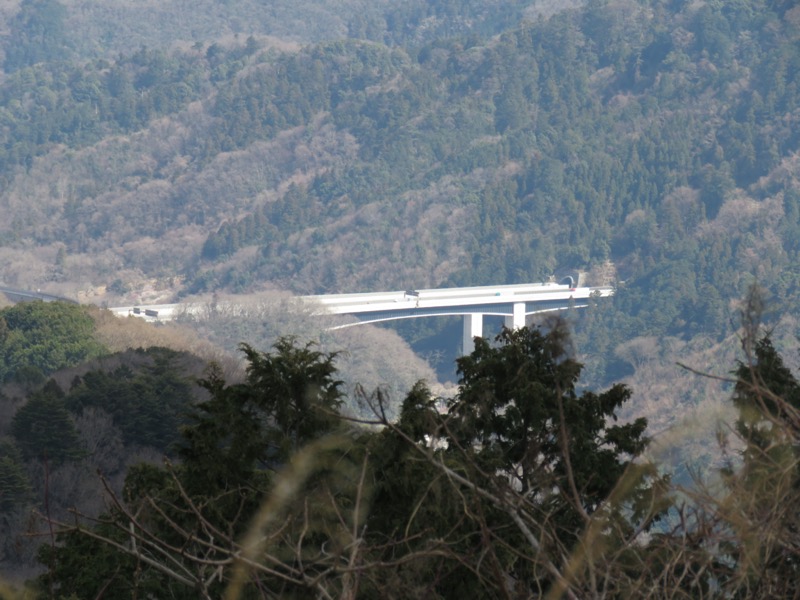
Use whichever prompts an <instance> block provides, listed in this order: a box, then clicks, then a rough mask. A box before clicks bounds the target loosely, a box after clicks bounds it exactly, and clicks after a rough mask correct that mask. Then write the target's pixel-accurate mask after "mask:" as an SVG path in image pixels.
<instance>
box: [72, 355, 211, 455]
mask: <svg viewBox="0 0 800 600" xmlns="http://www.w3.org/2000/svg"><path fill="white" fill-rule="evenodd" d="M113 358H114V360H115V361H119V362H121V363H122V365H121V366H119V367H117V368H115V369H113V370H104V369H97V370H92V371H89V372H87V373H85V374H84V375H82V376H80V377H76V378H75V379H74V380H73V382H72V386H71V388H70V390H69V392H68V393H67V395H66V397H65V399H64V401H65V403H66V405H67V406H68V407H69V408H70V410H72V411H73V412H75V413H78V414H80V413H81V412H82V411H83V410H84V409H85V408H87V407H96V408H101V409H103V410H104V411H105V412H107V413H108V414H110V415H111V417H112V418H113V420H114V425H115V426H117V427H118V428H119V429H120V430H121V432H122V436H123V441H124V442H125V444H138V445H143V446H151V447H153V448H155V449H157V450H158V451H160V452H164V453H166V452H168V451H170V450H171V447H172V446H173V445H174V444H176V443H177V442H178V440H179V434H178V429H179V426H180V425H181V424H183V423H185V421H186V414H187V413H188V412H189V410H190V407H191V406H192V404H193V403H194V400H195V397H194V394H193V388H194V386H193V382H192V381H191V380H190V379H189V378H188V377H187V376H186V374H185V371H184V367H185V363H186V359H187V358H188V357H186V356H185V355H182V354H180V353H178V352H175V351H173V350H169V349H167V348H156V347H151V348H148V349H147V350H141V349H140V350H136V351H129V352H125V353H121V354H117V355H115V356H114V357H113Z"/></svg>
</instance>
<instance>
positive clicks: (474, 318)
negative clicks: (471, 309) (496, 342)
mask: <svg viewBox="0 0 800 600" xmlns="http://www.w3.org/2000/svg"><path fill="white" fill-rule="evenodd" d="M475 337H483V315H482V314H481V313H474V314H469V315H464V339H463V341H462V344H461V354H462V355H463V356H466V355H467V354H471V353H472V351H473V350H475V341H474V340H473V339H472V338H475Z"/></svg>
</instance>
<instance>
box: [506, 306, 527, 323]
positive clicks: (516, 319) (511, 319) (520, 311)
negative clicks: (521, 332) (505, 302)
mask: <svg viewBox="0 0 800 600" xmlns="http://www.w3.org/2000/svg"><path fill="white" fill-rule="evenodd" d="M505 320H506V323H505V325H506V328H507V329H522V328H523V327H525V303H524V302H515V303H514V312H513V314H512V315H511V316H508V317H506V319H505Z"/></svg>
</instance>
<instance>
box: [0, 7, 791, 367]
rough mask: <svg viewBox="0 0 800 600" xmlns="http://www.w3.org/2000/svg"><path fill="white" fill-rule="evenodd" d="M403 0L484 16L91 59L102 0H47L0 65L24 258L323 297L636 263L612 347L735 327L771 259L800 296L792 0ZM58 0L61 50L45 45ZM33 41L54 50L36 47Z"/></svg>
mask: <svg viewBox="0 0 800 600" xmlns="http://www.w3.org/2000/svg"><path fill="white" fill-rule="evenodd" d="M235 4H236V3H228V5H235ZM423 5H424V6H423ZM126 6H127V5H126ZM166 6H168V5H165V7H166ZM169 6H172V5H169ZM226 6H227V5H226ZM242 6H244V5H242ZM275 6H278V5H277V4H276V5H275ZM299 6H300V5H298V7H299ZM315 6H319V7H320V8H319V10H326V9H325V6H326V5H324V4H320V5H315ZM403 6H404V8H403V10H405V11H408V14H406V13H403V15H404V16H403V19H402V21H403V22H404V23H409V24H410V25H409V27H410V28H411V29H413V25H414V24H416V26H417V27H418V29H420V30H421V31H427V29H426V27H427V25H426V24H433V25H435V24H442V23H451V22H453V19H452V18H450V17H452V15H453V14H454V13H459V14H462V12H463V14H464V15H468V16H469V15H472V16H470V17H469V18H468V19H467V18H465V19H464V20H462V21H459V22H460V23H462V25H463V27H464V28H466V31H464V32H462V31H460V30H459V31H456V32H449V31H445V32H444V33H445V34H447V36H450V37H437V38H436V39H433V40H429V39H427V38H426V37H425V36H422V35H420V36H407V37H404V36H402V35H399V34H398V35H389V34H385V35H384V36H383V37H384V39H382V40H378V39H364V38H363V37H362V38H360V39H356V38H346V39H345V38H342V39H336V40H334V41H323V42H319V43H312V44H309V45H304V46H302V47H299V46H298V47H296V48H293V49H282V48H280V47H277V46H275V45H274V44H267V42H266V40H264V39H262V38H261V37H260V35H251V36H249V37H247V38H246V39H242V37H241V36H240V38H239V41H238V42H237V41H236V40H232V41H231V40H226V41H225V43H223V42H221V41H215V40H198V41H196V42H195V43H194V44H193V45H192V46H191V47H187V48H183V49H180V48H179V49H164V48H163V47H159V46H158V44H154V46H153V47H140V48H138V49H136V50H131V51H130V52H128V53H121V54H119V55H116V56H106V57H104V58H93V59H85V58H81V57H83V56H89V55H90V54H91V53H87V52H86V51H81V50H80V49H79V48H77V47H76V48H74V49H71V50H70V48H71V46H70V42H69V41H68V39H67V37H66V36H67V33H66V32H67V31H76V29H70V27H69V24H70V23H71V22H72V21H71V20H74V19H78V18H83V19H88V18H89V14H90V13H91V10H90V7H91V4H87V5H86V11H84V12H81V11H79V10H78V9H77V8H76V7H75V6H73V5H70V4H67V3H65V4H63V5H62V4H59V3H58V2H56V1H55V0H52V1H47V2H44V1H30V2H24V3H22V5H21V10H22V11H28V13H33V14H34V16H35V17H36V18H34V16H30V15H28V16H27V17H25V16H24V15H25V14H27V13H24V12H18V13H15V14H14V15H13V16H11V17H10V18H9V19H8V21H7V26H8V27H9V28H10V30H9V34H8V36H7V37H6V38H5V40H6V45H5V48H6V66H5V68H6V73H5V77H4V80H3V82H2V85H0V97H2V114H1V115H0V116H1V117H2V122H3V128H2V132H0V133H1V135H2V141H0V146H1V151H0V176H2V180H3V182H4V184H3V188H2V194H1V195H0V205H2V207H3V210H4V212H5V214H7V215H9V218H7V219H5V220H4V221H3V223H2V224H0V239H1V240H2V250H1V251H2V256H3V259H4V260H3V262H2V267H1V268H0V276H2V278H3V279H4V280H5V282H6V283H8V284H12V285H20V286H29V287H48V288H52V289H57V290H61V291H64V292H72V293H76V292H78V291H79V290H81V289H84V288H89V287H96V286H101V285H106V286H108V289H110V290H111V291H112V292H115V293H116V294H118V295H121V296H125V295H126V294H130V293H133V292H136V291H137V287H138V286H140V285H141V283H142V282H143V281H146V280H152V279H153V278H160V279H161V281H162V282H166V283H165V285H168V286H170V287H171V290H172V291H173V292H174V293H177V294H191V293H199V292H204V291H212V290H228V291H233V292H244V291H250V290H253V289H256V288H259V287H260V286H263V285H265V284H268V285H271V286H277V287H280V288H284V289H288V290H291V291H293V292H297V293H311V292H317V293H322V292H342V291H361V290H374V289H403V288H406V287H435V286H447V285H456V284H491V283H512V282H520V281H536V280H542V279H546V278H548V277H550V276H552V275H553V274H557V273H559V272H563V271H565V270H579V271H584V272H588V273H589V274H590V277H589V278H588V279H587V281H593V282H595V283H618V284H620V289H619V291H618V294H617V298H616V300H615V302H614V307H615V311H614V313H613V314H612V315H610V316H609V319H612V320H614V325H613V326H611V327H605V328H604V329H603V332H602V333H603V339H607V340H608V341H607V342H603V343H604V344H606V343H607V344H608V348H612V349H613V348H614V347H615V346H616V345H617V344H618V343H620V342H622V341H626V340H628V339H630V338H631V337H632V336H634V335H639V336H641V335H656V336H663V335H670V336H676V337H678V338H679V339H687V338H691V337H693V336H697V335H700V334H702V335H705V336H708V337H709V338H710V339H712V340H713V339H718V338H720V337H722V336H724V335H725V334H726V333H727V332H728V331H729V323H730V319H731V316H732V314H733V313H732V311H731V308H730V307H731V304H730V303H731V301H732V300H733V299H737V298H739V297H741V295H742V294H743V291H744V289H745V288H746V286H747V285H748V284H749V283H750V282H751V281H753V280H754V279H757V280H758V281H760V282H761V283H762V284H763V285H765V286H767V287H768V288H769V290H770V291H771V293H772V299H771V302H773V303H774V304H776V305H782V306H791V304H792V303H793V302H794V301H795V300H796V297H797V294H798V287H797V274H798V261H797V251H798V245H797V239H798V235H797V233H798V231H797V230H798V219H799V217H798V215H800V206H799V205H798V198H799V195H798V183H797V182H798V159H797V147H798V137H800V133H798V132H799V131H800V128H798V127H797V120H798V118H799V116H798V113H797V106H798V102H797V95H798V82H797V73H798V72H800V69H798V67H799V66H800V65H799V64H798V62H799V57H798V54H799V53H800V45H798V43H797V42H798V37H799V36H800V29H798V27H800V13H799V12H798V10H797V9H796V8H794V7H793V6H792V4H791V3H789V2H766V1H764V2H748V3H736V2H726V3H712V2H707V3H681V2H671V3H663V2H634V1H627V2H608V3H594V2H592V3H589V4H588V5H587V6H585V7H582V8H576V9H571V10H564V11H561V12H556V13H555V14H553V15H552V16H550V17H549V18H545V17H542V16H541V15H539V16H538V17H536V18H526V15H530V14H532V13H531V11H534V9H535V8H536V7H535V6H534V5H531V6H528V7H527V8H526V7H525V6H524V5H523V4H520V5H519V6H518V5H517V4H512V5H510V6H512V7H514V8H513V10H511V9H509V10H510V11H511V12H503V11H500V12H499V13H498V14H497V15H495V14H494V13H492V11H491V10H489V8H490V7H489V8H486V9H481V8H480V7H479V6H478V4H477V3H420V4H413V3H411V4H407V5H406V4H404V5H403ZM173 8H174V10H176V11H178V10H179V8H180V7H179V6H177V5H175V6H173ZM353 8H354V9H355V8H356V7H355V5H353ZM379 8H380V5H376V8H374V10H375V11H377V10H379ZM383 9H384V10H385V11H386V12H385V13H382V14H383V15H384V16H383V17H382V18H383V19H384V20H383V21H380V22H381V23H384V22H385V23H386V29H385V31H388V32H390V33H391V32H394V31H398V30H399V29H403V28H399V29H398V27H399V26H398V24H397V22H396V21H395V20H392V19H391V18H389V15H390V13H391V11H392V10H395V11H399V10H400V9H399V8H395V9H392V8H387V7H383ZM119 10H122V8H120V9H119ZM165 10H166V8H165ZM231 10H233V9H231ZM287 10H289V9H288V8H287ZM37 11H38V12H37ZM526 11H527V12H526ZM143 12H146V11H144V10H143ZM193 12H196V13H201V12H202V11H199V10H198V11H193ZM346 12H347V11H346V10H345V9H342V12H341V13H339V14H340V15H345V14H346ZM534 12H535V11H534ZM371 14H373V13H372V12H371V11H364V12H361V13H360V16H361V17H364V18H366V17H368V16H369V15H371ZM398 14H399V13H398ZM37 15H38V16H37ZM43 15H46V16H47V18H48V19H50V20H51V21H52V23H51V25H52V26H53V27H56V26H58V27H60V28H61V29H60V31H63V32H64V36H65V37H64V39H63V40H62V45H63V47H64V48H65V49H66V50H65V51H64V52H57V51H55V50H53V49H52V48H41V52H42V53H41V54H39V55H37V54H35V53H33V47H35V46H36V44H37V43H38V44H39V45H42V44H45V45H46V42H47V43H50V42H49V41H48V40H50V38H48V37H46V36H45V37H36V36H35V35H33V34H32V33H30V31H29V30H28V29H25V27H26V26H32V24H35V23H38V21H36V19H42V18H44V17H43ZM197 18H199V17H197ZM341 18H342V19H344V18H345V17H344V16H341ZM26 19H27V20H26ZM354 20H357V19H356V18H355V17H354ZM129 22H130V23H136V22H137V21H136V20H135V19H129ZM353 22H355V21H353ZM392 23H394V25H391V26H390V24H392ZM351 24H352V23H351ZM481 24H485V26H482V25H481ZM433 25H431V26H432V27H433ZM254 27H255V25H254ZM503 27H505V29H503V30H502V31H499V33H496V34H494V32H495V31H496V30H499V29H501V28H503ZM356 29H358V28H356ZM434 31H438V30H437V29H436V27H434ZM26 32H27V33H26ZM462 34H463V35H462ZM490 34H491V35H490ZM26 35H27V36H28V38H30V39H27V38H26V43H28V44H32V45H33V46H32V48H31V54H30V55H31V56H40V57H41V61H40V62H36V63H35V64H31V65H26V64H25V61H22V62H20V61H19V60H16V59H14V58H13V52H12V51H11V49H12V48H16V47H17V46H16V45H15V44H16V43H17V42H18V41H19V38H20V36H22V37H24V36H26ZM153 35H155V34H153ZM365 37H366V38H369V37H370V36H366V34H365ZM371 37H373V38H379V37H380V36H377V35H375V36H371ZM9 52H11V54H9ZM81 52H83V54H81ZM26 56H27V55H26ZM37 60H38V59H37ZM622 282H624V285H623V284H622ZM607 354H608V353H607ZM606 368H612V367H609V366H608V365H606V366H601V367H600V370H601V371H602V370H604V369H606Z"/></svg>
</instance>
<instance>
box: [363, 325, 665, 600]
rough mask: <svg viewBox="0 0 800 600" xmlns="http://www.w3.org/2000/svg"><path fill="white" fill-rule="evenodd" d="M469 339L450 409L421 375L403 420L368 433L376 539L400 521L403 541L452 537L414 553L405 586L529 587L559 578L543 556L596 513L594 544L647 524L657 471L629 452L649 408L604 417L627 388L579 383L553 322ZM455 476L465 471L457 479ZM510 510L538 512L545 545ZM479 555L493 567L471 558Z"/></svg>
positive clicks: (641, 440) (486, 592)
mask: <svg viewBox="0 0 800 600" xmlns="http://www.w3.org/2000/svg"><path fill="white" fill-rule="evenodd" d="M475 342H476V346H475V350H474V351H473V352H472V354H470V355H469V356H465V357H463V358H461V359H459V360H458V369H459V373H460V376H461V377H460V380H459V393H458V395H457V396H456V397H455V398H453V399H452V400H450V402H449V407H448V411H447V414H446V415H441V414H439V412H438V411H437V410H436V406H435V402H434V400H433V399H432V398H431V396H430V392H428V391H427V389H425V388H424V386H418V387H417V388H415V389H414V390H412V392H411V393H410V394H409V395H408V397H407V398H406V400H405V402H404V404H403V408H402V412H401V416H400V420H399V422H398V424H397V427H396V428H395V429H392V430H389V431H386V432H383V433H382V434H380V435H379V436H377V437H376V439H375V440H374V441H375V444H374V447H373V450H372V452H373V453H374V454H373V456H374V458H375V462H376V471H375V476H376V488H375V502H376V505H378V506H380V509H379V510H377V511H375V512H374V513H372V514H371V515H370V531H371V534H372V535H373V536H375V538H374V539H375V540H376V542H377V541H378V540H381V539H390V538H391V536H392V535H395V536H396V535H398V534H399V532H400V531H403V532H404V534H405V535H406V536H409V538H410V539H411V540H414V541H413V542H412V541H409V540H408V539H404V540H403V542H402V543H403V544H404V545H407V546H408V552H410V553H413V552H423V550H428V551H431V550H432V548H434V547H436V548H438V549H439V550H443V549H445V548H446V549H447V551H446V552H444V556H445V557H446V558H440V557H437V558H435V559H434V558H426V559H424V560H425V561H427V562H428V563H429V564H428V565H426V566H425V567H423V566H422V564H421V563H418V564H416V565H414V561H413V559H411V558H410V557H409V564H410V565H414V567H413V568H412V567H409V568H408V570H407V572H404V575H403V577H404V578H406V581H405V583H406V585H408V586H409V588H408V589H409V590H410V589H414V588H413V586H414V585H418V586H420V589H422V587H424V586H426V585H427V586H432V590H434V591H433V592H432V593H434V594H435V595H436V597H442V598H450V597H452V598H458V597H464V595H465V594H467V595H469V596H470V597H474V598H478V597H496V596H497V595H498V594H502V592H501V590H508V588H507V586H511V587H513V588H514V589H515V590H518V591H522V590H525V591H524V594H525V595H530V594H533V595H535V594H536V593H538V592H537V590H539V591H541V590H543V589H547V588H548V587H549V586H550V585H552V584H554V583H555V582H554V581H553V579H552V572H551V573H548V572H547V571H546V569H543V568H542V564H543V563H542V562H541V559H542V556H543V555H544V556H552V560H554V561H556V562H558V560H560V559H558V558H557V557H558V555H559V554H560V553H561V552H563V551H564V550H563V549H564V548H566V549H571V548H574V547H577V546H578V545H579V544H581V541H580V540H581V539H583V538H584V536H586V535H589V532H590V530H591V529H592V527H591V526H590V523H591V521H592V519H593V518H596V519H597V520H598V521H599V522H602V523H603V525H602V526H600V525H598V527H603V528H605V532H604V534H603V535H601V536H599V537H598V539H595V540H593V542H592V543H593V544H597V545H598V547H599V546H603V545H606V544H609V543H612V542H611V539H613V538H615V536H621V538H618V539H624V537H625V536H627V535H630V533H631V532H632V531H633V529H634V528H635V527H636V526H643V527H644V528H647V527H648V524H649V523H651V522H652V520H653V519H655V518H657V517H658V514H659V511H661V510H663V509H664V508H665V506H664V505H663V504H662V503H660V502H656V503H653V499H654V493H655V492H656V489H657V488H661V487H663V485H664V484H665V480H664V479H663V478H660V477H658V476H657V475H656V473H655V471H654V469H653V467H652V466H650V465H647V464H645V463H640V464H636V463H634V462H633V459H634V458H635V457H637V456H639V455H640V454H641V452H642V451H643V450H644V448H645V446H646V444H647V439H646V438H645V437H644V429H645V425H646V422H645V421H644V419H640V420H637V421H634V422H632V423H628V424H625V425H611V424H610V423H611V420H612V419H613V420H615V419H616V413H617V411H618V410H619V409H620V408H621V407H622V405H623V404H624V403H625V402H626V401H627V400H628V399H629V397H630V392H629V390H627V389H626V388H625V387H624V386H621V385H618V386H614V387H613V388H611V389H610V390H608V391H606V392H604V393H602V394H594V393H591V392H584V393H583V394H581V395H578V394H577V392H576V390H575V386H576V384H577V380H578V375H579V374H580V370H581V366H580V364H579V363H577V362H576V361H575V360H574V359H572V358H569V356H568V352H569V343H568V339H567V338H566V336H565V332H564V330H563V329H562V328H561V326H557V327H555V328H554V329H552V330H551V331H548V332H546V333H545V332H542V331H541V330H538V329H521V330H517V331H511V330H504V332H503V333H502V334H501V335H500V336H498V338H497V342H498V344H497V345H495V346H492V345H490V344H489V343H488V342H487V341H486V340H482V339H476V341H475ZM410 441H411V444H409V442H410ZM414 443H416V444H419V446H417V447H416V448H415V447H414V445H413V444H414ZM426 446H427V448H428V450H425V449H424V448H425V447H426ZM431 453H432V455H431ZM440 461H441V465H442V466H439V467H437V463H439V462H440ZM448 473H452V474H451V475H449V476H448ZM457 476H460V477H463V478H464V480H463V482H461V483H460V484H457V483H454V482H453V481H452V479H453V478H455V477H457ZM623 481H624V482H625V483H624V484H621V482H623ZM620 485H622V486H623V487H625V490H626V491H625V493H624V494H620V493H619V492H617V490H618V488H619V487H620ZM615 492H617V496H616V497H615V498H614V499H613V501H612V500H610V499H611V497H612V495H613V494H614V493H615ZM511 498H513V500H510V499H511ZM503 499H509V504H508V505H505V504H504V501H503ZM522 507H524V509H523V508H522ZM601 507H602V511H601ZM518 510H519V511H524V513H525V514H526V515H532V516H533V523H534V524H533V525H532V527H533V528H534V529H535V531H536V536H540V537H541V539H542V541H541V545H540V546H535V547H532V546H531V542H530V539H529V538H527V537H526V536H525V535H524V529H519V528H518V522H517V521H515V520H514V514H513V513H516V511H518ZM597 511H600V512H598V514H597V515H595V513H596V512H597ZM601 514H602V516H601ZM593 515H595V516H594V517H593ZM526 518H530V516H528V517H526ZM500 532H502V533H500ZM395 539H396V538H395ZM434 540H435V541H434ZM390 552H391V554H389V553H390ZM540 553H541V554H540ZM551 553H552V554H551ZM532 554H535V555H537V557H538V558H537V559H536V560H534V559H533V558H532ZM388 556H392V558H394V559H396V560H400V558H399V557H400V556H403V552H402V550H400V548H397V547H390V550H387V555H386V556H384V557H383V558H384V560H388ZM437 556H438V555H437ZM479 557H480V558H479ZM481 560H488V561H489V562H491V563H492V564H493V565H494V567H493V568H494V569H496V570H497V571H495V572H493V573H492V571H491V570H489V571H488V572H483V571H482V570H481V569H480V568H479V567H477V566H470V565H473V564H476V563H477V562H480V561H481ZM473 561H476V563H473ZM477 572H481V575H479V576H477V577H476V576H475V575H476V573H477ZM521 593H523V592H521Z"/></svg>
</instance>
